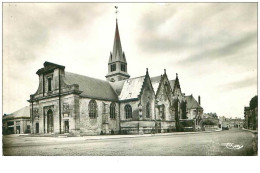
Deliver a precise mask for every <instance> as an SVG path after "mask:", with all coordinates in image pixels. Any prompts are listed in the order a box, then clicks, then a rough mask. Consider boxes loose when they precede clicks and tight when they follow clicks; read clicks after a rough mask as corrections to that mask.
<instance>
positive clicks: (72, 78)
mask: <svg viewBox="0 0 260 173" xmlns="http://www.w3.org/2000/svg"><path fill="white" fill-rule="evenodd" d="M65 82H66V83H67V84H70V85H72V84H78V85H79V90H80V91H83V92H82V93H81V94H80V95H81V96H85V97H90V98H95V99H104V100H112V101H117V100H118V97H117V94H116V92H115V91H114V90H113V88H112V87H111V85H110V84H109V82H107V81H104V80H100V79H95V78H91V77H88V76H83V75H79V74H75V73H70V72H65Z"/></svg>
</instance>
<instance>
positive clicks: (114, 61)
mask: <svg viewBox="0 0 260 173" xmlns="http://www.w3.org/2000/svg"><path fill="white" fill-rule="evenodd" d="M129 77H130V75H129V74H128V73H127V62H126V58H125V53H124V52H123V50H122V46H121V41H120V35H119V30H118V23H117V19H116V31H115V38H114V46H113V52H112V53H111V52H110V55H109V60H108V73H107V75H106V78H107V81H110V82H115V81H120V80H125V79H128V78H129Z"/></svg>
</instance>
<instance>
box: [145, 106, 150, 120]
mask: <svg viewBox="0 0 260 173" xmlns="http://www.w3.org/2000/svg"><path fill="white" fill-rule="evenodd" d="M146 118H150V103H149V102H148V103H147V105H146Z"/></svg>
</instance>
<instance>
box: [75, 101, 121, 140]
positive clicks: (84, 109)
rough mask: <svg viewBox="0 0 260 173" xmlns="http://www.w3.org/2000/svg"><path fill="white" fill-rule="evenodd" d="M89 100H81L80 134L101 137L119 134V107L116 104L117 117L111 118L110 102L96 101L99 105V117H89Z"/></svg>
mask: <svg viewBox="0 0 260 173" xmlns="http://www.w3.org/2000/svg"><path fill="white" fill-rule="evenodd" d="M90 100H91V99H89V98H81V99H80V100H79V107H80V132H81V133H82V134H83V135H84V134H85V135H99V134H111V132H112V130H113V133H114V134H117V133H119V105H118V103H115V104H116V117H115V119H111V118H110V104H111V103H112V102H110V101H103V100H95V101H96V103H97V107H98V109H97V117H96V118H90V117H89V110H88V109H89V106H88V105H89V102H90Z"/></svg>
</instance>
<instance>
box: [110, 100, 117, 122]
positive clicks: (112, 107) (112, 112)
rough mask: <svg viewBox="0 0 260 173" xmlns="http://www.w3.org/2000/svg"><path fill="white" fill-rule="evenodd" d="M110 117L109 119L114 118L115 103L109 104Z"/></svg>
mask: <svg viewBox="0 0 260 173" xmlns="http://www.w3.org/2000/svg"><path fill="white" fill-rule="evenodd" d="M110 118H111V119H115V118H116V104H115V103H111V104H110Z"/></svg>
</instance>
